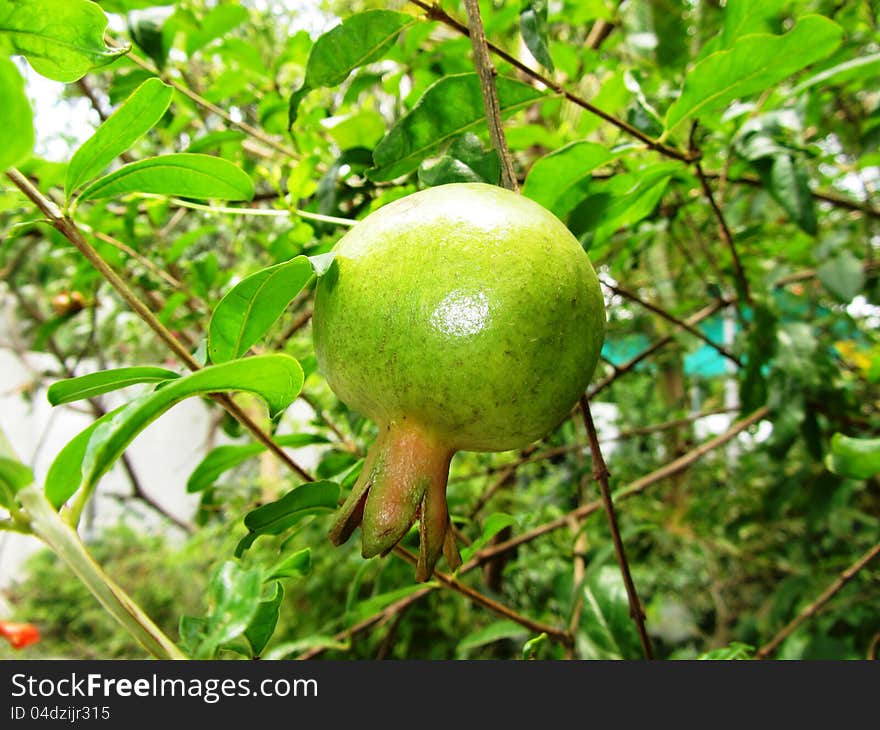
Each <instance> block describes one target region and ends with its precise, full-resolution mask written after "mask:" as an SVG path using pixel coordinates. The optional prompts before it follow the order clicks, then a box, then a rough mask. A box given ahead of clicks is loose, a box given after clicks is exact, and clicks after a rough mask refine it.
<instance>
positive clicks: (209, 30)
mask: <svg viewBox="0 0 880 730" xmlns="http://www.w3.org/2000/svg"><path fill="white" fill-rule="evenodd" d="M247 19H248V10H247V8H246V7H244V6H243V5H237V4H232V3H229V4H226V5H218V6H217V7H215V8H213V9H212V10H211V11H210V12H209V13H208V14H207V15H206V16H205V17H204V18H202V19H201V20H200V21H199V24H198V27H197V29H196V30H194V31H192V32H190V33H188V34H187V36H186V55H187V56H192V55H193V54H194V53H195V52H196V51H198V50H200V49H202V48H204V47H205V46H206V45H208V44H209V43H210V42H211V41H213V40H214V39H215V38H220V37H221V36H224V35H226V34H227V33H228V32H229V31H231V30H232V29H233V28H236V27H237V26H239V25H241V24H242V23H244V22H245V21H246V20H247Z"/></svg>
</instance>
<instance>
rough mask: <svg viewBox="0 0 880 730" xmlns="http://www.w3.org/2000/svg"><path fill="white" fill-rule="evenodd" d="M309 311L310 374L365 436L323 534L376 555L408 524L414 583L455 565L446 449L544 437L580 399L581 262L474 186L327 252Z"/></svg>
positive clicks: (430, 200) (595, 296)
mask: <svg viewBox="0 0 880 730" xmlns="http://www.w3.org/2000/svg"><path fill="white" fill-rule="evenodd" d="M334 251H335V258H334V262H333V265H332V266H331V267H330V269H329V270H328V271H327V273H326V274H325V275H324V276H323V277H322V278H321V279H320V280H319V282H318V286H317V292H316V297H315V309H314V315H313V337H314V344H315V354H316V357H317V360H318V367H319V369H320V371H321V372H322V373H323V375H324V376H325V377H326V379H327V381H328V383H329V385H330V387H331V388H332V389H333V391H334V392H335V393H336V395H337V396H338V397H339V398H340V400H342V401H343V402H344V403H346V404H347V405H348V406H349V407H350V408H352V409H354V410H356V411H358V412H359V413H361V414H363V415H364V416H367V417H368V418H370V419H372V420H373V421H374V422H375V423H376V424H377V426H378V428H379V432H378V436H377V438H376V440H375V442H374V443H373V445H372V446H371V447H370V449H369V452H368V454H367V457H366V460H365V462H364V466H363V470H362V471H361V474H360V477H359V479H358V481H357V482H356V484H355V485H354V487H353V488H352V490H351V493H350V494H349V495H348V498H347V499H346V501H345V503H344V504H343V506H342V507H341V508H340V511H339V514H338V517H337V520H336V522H335V524H334V525H333V527H332V528H331V530H330V539H331V540H332V542H333V543H334V544H336V545H339V544H342V543H343V542H345V541H346V540H348V539H349V537H351V535H352V533H353V532H354V531H355V529H356V528H357V527H358V526H360V527H361V533H362V553H363V555H364V557H372V556H374V555H384V554H386V553H387V552H389V551H390V550H391V549H392V548H393V547H394V546H395V545H396V544H397V543H398V542H399V541H400V540H401V539H402V538H403V537H404V536H405V535H406V534H407V532H408V531H409V528H410V527H411V526H412V524H413V522H414V521H415V520H416V519H418V520H419V538H420V545H419V558H418V565H417V569H416V578H417V580H419V581H425V580H428V579H429V578H430V577H431V574H432V572H433V570H434V566H435V565H436V563H437V561H438V559H439V557H440V555H441V554H443V556H444V557H445V559H446V562H447V564H448V565H449V567H450V568H452V569H455V568H456V567H458V565H459V564H460V562H461V560H460V557H459V554H458V548H457V547H456V543H455V538H454V535H453V531H452V527H451V523H450V519H449V513H448V509H447V505H446V483H447V478H448V473H449V464H450V461H451V459H452V457H453V455H454V454H455V452H456V451H507V450H510V449H518V448H522V447H523V446H526V445H527V444H529V443H531V442H532V441H535V440H537V439H539V438H541V437H542V436H544V435H546V434H547V433H548V432H549V431H551V430H552V429H553V428H554V427H556V426H557V425H558V424H559V423H560V422H561V421H562V420H563V419H564V418H565V417H566V416H567V415H568V413H569V412H570V410H571V408H572V406H573V405H574V404H575V403H576V402H577V400H578V398H579V397H580V396H581V395H582V394H583V392H584V391H585V390H586V387H587V385H588V384H589V381H590V378H591V377H592V374H593V370H594V369H595V366H596V363H597V361H598V358H599V351H600V349H601V347H602V342H603V339H604V335H605V307H604V301H603V298H602V292H601V289H600V286H599V281H598V279H597V277H596V274H595V272H594V271H593V267H592V265H591V264H590V261H589V258H588V256H587V254H586V252H585V251H584V250H583V248H582V247H581V245H580V244H579V242H578V241H577V239H576V238H575V237H574V236H573V235H572V234H571V233H570V232H569V230H568V229H567V228H566V227H565V225H564V224H563V223H562V222H561V221H560V220H559V219H558V218H556V217H555V216H554V215H553V214H552V213H550V212H549V211H547V210H546V209H544V208H543V207H541V206H540V205H538V204H537V203H535V202H534V201H531V200H529V199H528V198H524V197H522V196H520V195H517V194H516V193H513V192H510V191H508V190H505V189H502V188H499V187H495V186H492V185H485V184H481V183H454V184H449V185H441V186H438V187H433V188H428V189H426V190H422V191H420V192H417V193H413V194H412V195H408V196H406V197H404V198H401V199H399V200H396V201H394V202H393V203H390V204H388V205H386V206H384V207H382V208H380V209H379V210H377V211H375V212H374V213H372V214H370V215H369V216H367V217H366V218H365V219H364V220H363V221H361V222H360V223H358V225H357V226H355V227H354V228H352V229H351V230H350V231H349V232H348V233H347V234H346V235H345V236H343V237H342V238H341V239H340V241H339V242H338V243H337V245H336V247H335V249H334Z"/></svg>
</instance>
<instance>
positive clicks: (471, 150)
mask: <svg viewBox="0 0 880 730" xmlns="http://www.w3.org/2000/svg"><path fill="white" fill-rule="evenodd" d="M500 174H501V161H500V160H499V159H498V153H497V152H496V151H495V150H493V149H489V150H484V149H483V144H482V142H480V138H479V137H477V135H475V134H474V133H473V132H466V133H465V134H463V135H462V136H461V137H456V138H455V139H454V140H453V141H452V144H450V145H449V148H448V149H447V150H446V154H444V155H443V156H442V157H441V158H439V159H438V160H434V161H433V162H428V161H425V162H423V163H422V164H421V165H419V182H420V183H422V185H425V186H427V187H432V186H435V185H446V184H448V183H458V182H482V183H488V184H489V185H497V184H498V178H499V176H500Z"/></svg>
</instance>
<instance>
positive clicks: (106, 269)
mask: <svg viewBox="0 0 880 730" xmlns="http://www.w3.org/2000/svg"><path fill="white" fill-rule="evenodd" d="M6 176H7V177H8V178H9V179H10V180H11V181H12V183H13V184H14V185H15V186H16V187H17V188H18V189H19V190H21V191H22V192H23V193H24V194H25V195H26V196H27V197H28V198H29V199H30V200H31V202H32V203H34V205H36V206H37V208H39V210H40V212H42V213H43V214H44V215H45V216H46V217H47V218H48V219H49V221H50V222H51V223H52V225H53V226H54V227H55V229H56V230H58V231H59V232H60V233H61V234H62V235H63V236H64V237H65V238H67V240H69V241H70V242H71V243H72V244H73V245H74V246H75V247H76V248H77V250H79V252H80V253H81V254H82V255H83V256H84V257H85V258H86V260H87V261H88V262H89V263H90V264H92V266H94V267H95V269H96V270H97V271H98V273H100V274H101V275H102V276H103V277H104V278H105V279H106V280H107V282H108V283H109V284H110V285H111V286H112V287H113V288H114V289H115V290H116V292H117V293H118V294H119V295H120V296H121V297H122V299H123V301H125V303H126V304H128V306H129V307H131V309H132V310H133V311H134V312H135V314H137V315H138V316H139V317H140V318H141V319H142V320H143V321H144V323H145V324H146V325H147V326H148V327H150V329H152V330H153V332H155V333H156V335H157V336H158V337H159V339H160V340H162V342H164V343H165V345H166V346H167V347H168V348H169V349H170V350H171V351H172V352H173V353H174V355H175V356H176V357H177V358H178V359H179V360H180V361H181V362H182V363H183V364H184V365H185V366H186V367H187V368H188V369H189V370H191V371H196V370H200V369H201V366H200V365H199V364H198V363H197V362H196V360H195V359H194V358H193V356H192V355H191V354H190V353H189V350H188V349H187V348H186V347H184V345H183V344H182V343H181V342H180V340H179V339H177V337H175V336H174V335H173V334H172V333H171V331H170V330H169V329H168V328H167V327H166V326H165V325H164V324H162V322H160V321H159V319H158V318H157V317H156V315H155V314H153V312H152V311H151V310H150V308H149V307H147V305H146V304H144V303H143V302H142V301H141V300H140V299H138V297H137V295H136V294H135V293H134V292H133V291H132V290H131V288H130V287H129V286H128V284H127V283H126V282H125V281H124V280H123V279H122V277H120V276H119V274H117V273H116V271H114V270H113V269H112V268H111V267H110V266H109V264H107V262H106V261H104V259H103V258H101V256H100V255H99V254H98V252H97V251H95V249H94V248H93V247H92V245H91V244H90V243H89V242H88V241H87V240H86V238H85V236H83V234H82V232H81V231H80V230H79V228H78V227H77V225H76V223H74V222H73V220H71V219H70V218H67V217H65V216H63V215H62V214H61V211H60V210H59V209H58V206H56V205H55V204H54V203H53V202H52V201H51V200H49V199H48V198H47V197H46V196H44V195H43V194H42V193H41V192H40V191H39V190H37V189H36V188H35V187H34V186H33V185H32V184H31V182H30V180H28V179H27V178H26V177H25V176H24V175H22V174H21V173H20V172H19V171H18V170H16V169H15V168H10V169H9V170H7V171H6ZM211 397H212V398H213V399H214V400H215V401H216V402H217V403H219V404H220V405H221V406H222V407H223V408H225V409H226V410H227V411H228V412H229V413H230V414H231V415H232V416H233V417H235V418H236V420H238V421H239V423H241V424H242V425H243V426H244V427H245V428H247V429H248V431H250V432H251V434H252V435H253V436H254V438H256V439H257V441H259V442H260V443H261V444H263V446H265V447H266V448H267V449H269V451H271V452H272V453H274V454H275V455H276V456H277V457H278V458H279V459H281V460H282V461H283V462H284V463H285V464H286V465H287V466H288V467H289V468H290V469H292V470H293V471H294V472H296V473H297V474H298V475H299V476H300V477H302V478H303V479H305V480H306V481H313V478H312V476H311V475H310V474H309V473H308V472H307V471H306V470H305V469H303V468H302V467H301V466H300V465H299V464H297V463H296V461H294V460H293V458H291V457H290V455H288V454H287V452H285V451H284V449H282V448H281V447H280V446H278V444H276V443H275V442H274V441H273V440H272V438H271V436H269V434H267V433H266V432H265V431H264V430H263V429H262V428H260V426H259V425H258V424H257V423H256V422H255V421H254V420H253V419H252V418H251V417H250V416H249V415H248V414H247V413H245V412H244V410H243V409H242V408H240V407H239V406H238V404H236V403H235V402H234V401H233V400H232V399H231V398H230V397H229V396H227V395H225V394H220V393H217V394H213V395H212V396H211Z"/></svg>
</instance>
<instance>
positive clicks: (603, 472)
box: [580, 396, 654, 659]
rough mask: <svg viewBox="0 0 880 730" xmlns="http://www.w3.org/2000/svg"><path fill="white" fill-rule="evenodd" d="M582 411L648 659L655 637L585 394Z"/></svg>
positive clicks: (632, 614)
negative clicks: (648, 625)
mask: <svg viewBox="0 0 880 730" xmlns="http://www.w3.org/2000/svg"><path fill="white" fill-rule="evenodd" d="M580 406H581V414H582V415H583V417H584V426H585V427H586V429H587V439H588V440H589V442H590V453H591V454H592V457H593V479H594V480H595V481H596V483H597V484H598V485H599V493H600V494H601V495H602V507H603V508H604V510H605V516H606V517H607V518H608V527H609V528H610V530H611V540H612V542H613V543H614V553H615V555H617V564H618V565H619V566H620V573H621V575H622V576H623V584H624V586H626V597H627V599H628V601H629V615H630V617H631V618H632V620H633V621H635V623H636V628H637V630H638V632H639V641H641V643H642V651H643V652H644V653H645V659H653V658H654V650H653V648H652V647H651V639H650V638H648V631H647V629H646V628H645V611H644V609H643V608H642V603H641V601H640V600H639V594H638V591H637V590H636V586H635V583H633V579H632V573H631V572H630V569H629V562H628V561H627V559H626V549H625V548H624V546H623V539H622V538H621V537H620V528H619V527H618V525H617V515H616V514H615V511H614V501H613V500H612V499H611V488H610V487H609V486H608V476H609V474H608V466H607V465H606V464H605V458H604V457H603V456H602V448H601V447H600V446H599V437H598V435H597V434H596V425H595V424H594V423H593V414H592V413H590V404H589V403H588V402H587V399H586V398H585V397H584V396H581V399H580Z"/></svg>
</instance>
